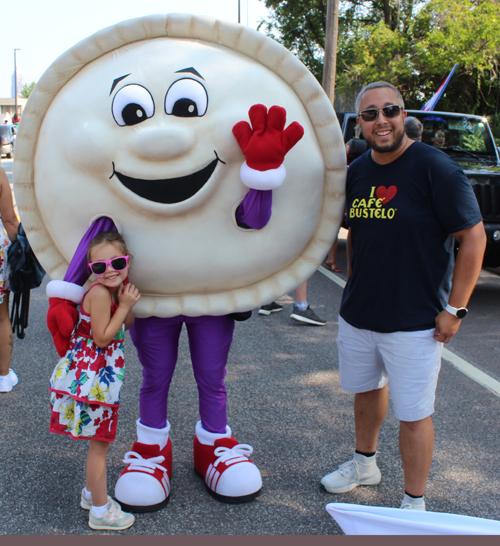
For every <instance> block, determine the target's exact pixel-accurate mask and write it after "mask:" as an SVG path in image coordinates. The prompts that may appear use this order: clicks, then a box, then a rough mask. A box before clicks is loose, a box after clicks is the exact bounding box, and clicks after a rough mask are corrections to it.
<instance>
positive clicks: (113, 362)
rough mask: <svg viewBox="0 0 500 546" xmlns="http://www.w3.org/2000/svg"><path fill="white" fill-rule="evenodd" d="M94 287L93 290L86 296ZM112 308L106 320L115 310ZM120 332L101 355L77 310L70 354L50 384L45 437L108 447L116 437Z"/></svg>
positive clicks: (85, 317) (122, 366) (122, 364)
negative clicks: (64, 437) (47, 434)
mask: <svg viewBox="0 0 500 546" xmlns="http://www.w3.org/2000/svg"><path fill="white" fill-rule="evenodd" d="M97 284H98V283H95V284H93V285H92V286H91V287H90V288H89V289H88V290H87V292H86V293H85V296H84V299H85V297H86V295H87V294H88V293H89V292H90V290H92V288H93V287H94V286H96V285H97ZM117 307H118V306H117V305H116V303H114V302H112V303H111V315H113V314H114V312H115V311H116V309H117ZM123 339H124V326H123V325H122V327H121V329H120V330H119V332H118V333H117V334H116V336H115V338H114V339H113V340H112V341H111V343H109V345H107V346H106V347H104V349H101V348H100V347H98V346H97V345H96V344H95V342H94V340H93V338H92V328H91V325H90V316H89V315H88V314H87V313H86V312H85V311H84V309H83V301H82V305H81V306H80V320H79V322H78V325H77V327H76V329H75V331H74V332H73V335H72V336H71V341H70V345H69V349H68V351H67V352H66V354H65V355H64V356H63V357H62V358H61V359H60V360H59V363H58V364H57V366H56V367H55V369H54V372H53V373H52V377H51V378H50V387H49V388H50V391H51V396H50V406H51V409H52V415H51V418H50V431H51V432H55V433H57V434H68V435H69V436H71V437H72V438H74V439H81V438H85V439H93V440H101V441H104V442H112V441H113V440H114V439H115V436H116V425H117V422H118V406H119V404H120V389H121V386H122V384H123V374H124V371H125V360H124V358H123Z"/></svg>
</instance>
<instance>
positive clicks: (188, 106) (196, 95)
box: [165, 78, 208, 118]
mask: <svg viewBox="0 0 500 546" xmlns="http://www.w3.org/2000/svg"><path fill="white" fill-rule="evenodd" d="M207 106H208V95H207V91H206V89H205V88H204V87H203V85H201V83H200V82H199V81H197V80H192V79H191V78H183V79H182V80H177V81H176V82H174V83H173V84H172V85H171V86H170V88H169V90H168V91H167V95H166V97H165V112H166V113H167V114H168V115H173V116H178V117H181V118H194V117H201V116H204V115H205V112H206V111H207Z"/></svg>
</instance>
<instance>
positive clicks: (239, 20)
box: [238, 0, 241, 23]
mask: <svg viewBox="0 0 500 546" xmlns="http://www.w3.org/2000/svg"><path fill="white" fill-rule="evenodd" d="M240 2H241V0H238V23H241V3H240Z"/></svg>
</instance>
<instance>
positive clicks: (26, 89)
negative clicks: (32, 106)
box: [20, 82, 36, 99]
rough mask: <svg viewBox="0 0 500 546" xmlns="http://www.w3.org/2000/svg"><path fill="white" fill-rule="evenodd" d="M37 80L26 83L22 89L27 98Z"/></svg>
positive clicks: (21, 91) (23, 95)
mask: <svg viewBox="0 0 500 546" xmlns="http://www.w3.org/2000/svg"><path fill="white" fill-rule="evenodd" d="M35 85H36V84H35V82H31V83H25V84H24V85H23V86H22V87H21V90H20V93H21V96H22V97H24V98H25V99H29V97H30V95H31V92H32V91H33V89H35Z"/></svg>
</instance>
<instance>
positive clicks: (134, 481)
mask: <svg viewBox="0 0 500 546" xmlns="http://www.w3.org/2000/svg"><path fill="white" fill-rule="evenodd" d="M169 431H170V423H168V421H167V426H166V427H165V428H164V429H154V428H149V427H146V426H145V425H143V424H142V423H141V422H140V421H139V420H138V421H137V442H135V444H134V445H133V446H132V450H131V451H129V452H128V453H126V454H125V459H123V462H124V463H125V464H126V465H127V466H126V467H125V468H124V469H123V470H122V473H121V474H120V476H119V478H118V481H117V482H116V486H115V499H116V500H117V501H118V502H119V503H120V505H121V507H122V508H123V509H124V510H126V511H129V512H153V511H155V510H160V508H163V507H164V506H165V505H166V504H167V503H168V501H169V499H170V478H171V477H172V442H171V440H170V438H169V437H168V433H169Z"/></svg>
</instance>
